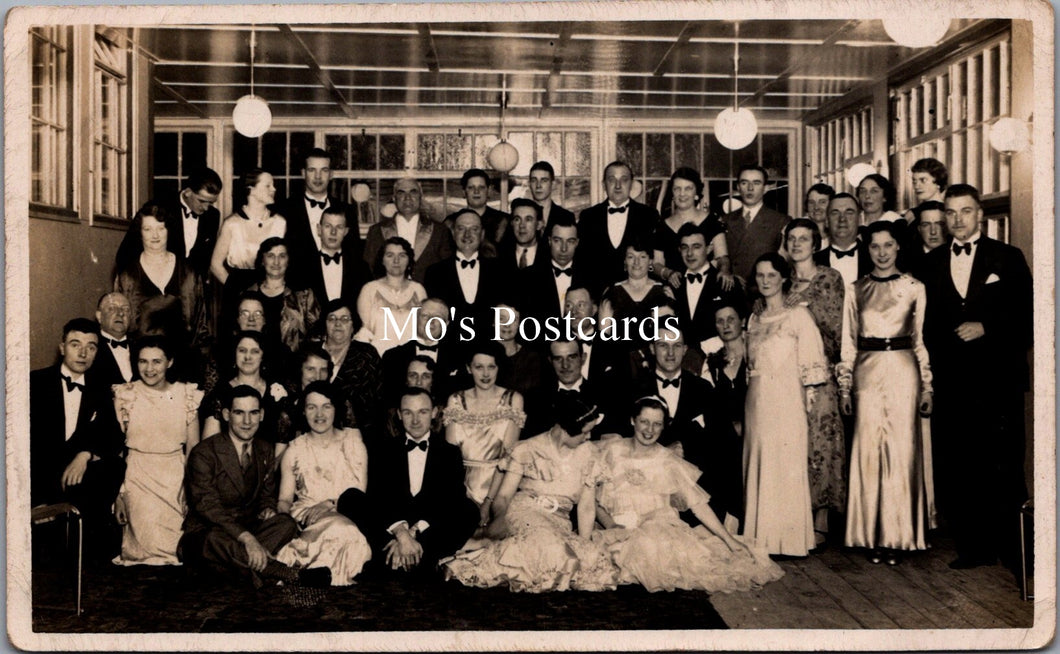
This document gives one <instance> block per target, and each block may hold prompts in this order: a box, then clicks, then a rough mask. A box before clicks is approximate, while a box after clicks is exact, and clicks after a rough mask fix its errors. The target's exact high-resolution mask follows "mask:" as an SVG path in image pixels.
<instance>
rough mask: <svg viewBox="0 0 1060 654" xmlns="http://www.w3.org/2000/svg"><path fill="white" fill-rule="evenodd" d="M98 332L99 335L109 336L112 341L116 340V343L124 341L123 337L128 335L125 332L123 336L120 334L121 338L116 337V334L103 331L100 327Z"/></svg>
mask: <svg viewBox="0 0 1060 654" xmlns="http://www.w3.org/2000/svg"><path fill="white" fill-rule="evenodd" d="M99 333H100V335H101V336H103V337H105V338H109V339H110V340H112V341H117V342H118V343H124V342H125V339H126V338H128V336H129V335H128V334H126V335H125V336H122V337H121V338H118V337H117V336H115V335H113V334H111V333H110V332H105V331H103V330H102V329H101V330H99Z"/></svg>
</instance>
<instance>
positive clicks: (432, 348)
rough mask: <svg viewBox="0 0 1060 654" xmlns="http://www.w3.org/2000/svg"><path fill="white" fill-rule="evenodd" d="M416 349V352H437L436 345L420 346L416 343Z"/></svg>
mask: <svg viewBox="0 0 1060 654" xmlns="http://www.w3.org/2000/svg"><path fill="white" fill-rule="evenodd" d="M416 349H417V350H426V351H428V352H437V351H438V346H437V345H422V344H420V343H416Z"/></svg>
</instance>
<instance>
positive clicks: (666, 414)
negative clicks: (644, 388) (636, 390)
mask: <svg viewBox="0 0 1060 654" xmlns="http://www.w3.org/2000/svg"><path fill="white" fill-rule="evenodd" d="M644 409H658V410H660V411H662V413H663V428H664V429H665V428H666V425H669V424H670V407H668V406H667V405H666V402H665V401H664V400H663V399H662V398H661V397H657V396H655V395H648V396H646V397H642V398H640V399H639V400H637V401H636V402H634V403H633V410H632V411H631V412H630V414H629V417H630V418H632V419H634V420H636V419H637V416H639V415H640V412H641V411H643V410H644Z"/></svg>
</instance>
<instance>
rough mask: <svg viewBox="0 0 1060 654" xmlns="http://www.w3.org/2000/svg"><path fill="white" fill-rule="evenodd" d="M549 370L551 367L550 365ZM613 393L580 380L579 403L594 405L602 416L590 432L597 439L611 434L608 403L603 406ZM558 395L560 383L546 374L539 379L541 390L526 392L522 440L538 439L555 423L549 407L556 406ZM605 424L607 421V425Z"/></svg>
mask: <svg viewBox="0 0 1060 654" xmlns="http://www.w3.org/2000/svg"><path fill="white" fill-rule="evenodd" d="M546 365H547V364H546ZM548 367H549V368H551V366H548ZM614 391H615V389H614V388H611V387H608V386H600V385H597V384H594V383H593V382H592V381H591V380H589V379H584V380H582V385H581V388H580V390H579V395H581V398H582V401H583V402H585V403H586V404H588V405H590V406H594V405H595V406H596V407H597V408H598V409H599V410H600V412H601V413H603V414H604V420H603V421H601V423H600V424H599V425H597V427H596V428H595V429H593V437H594V439H598V438H599V437H600V434H605V433H608V431H611V428H610V422H609V419H610V418H611V417H612V416H611V413H612V411H611V406H610V404H608V403H606V400H607V398H608V396H609V394H611V395H614V394H615V393H614ZM559 394H560V390H559V382H558V381H557V380H556V375H555V373H552V372H549V373H548V374H546V375H545V376H544V378H543V379H542V383H541V386H540V388H537V389H536V390H535V391H534V392H532V393H529V394H528V395H527V397H526V398H525V407H526V424H525V425H524V426H523V431H522V435H521V438H530V437H532V436H537V435H538V434H541V433H544V432H546V431H548V430H549V429H551V428H552V426H553V425H554V424H556V416H555V413H554V412H553V410H552V406H553V405H554V404H555V402H556V399H557V398H558V397H559ZM605 422H607V424H606V425H605Z"/></svg>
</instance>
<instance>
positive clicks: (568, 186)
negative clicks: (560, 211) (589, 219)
mask: <svg viewBox="0 0 1060 654" xmlns="http://www.w3.org/2000/svg"><path fill="white" fill-rule="evenodd" d="M591 187H592V184H590V183H589V178H588V177H576V178H572V179H566V180H563V206H564V207H565V208H567V209H569V210H571V211H573V212H574V213H575V214H577V213H578V212H579V211H581V210H582V209H585V208H586V207H588V206H590V205H591V204H592V198H591V197H590V194H589V192H590V189H591Z"/></svg>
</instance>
